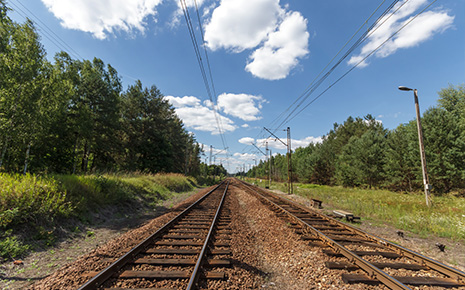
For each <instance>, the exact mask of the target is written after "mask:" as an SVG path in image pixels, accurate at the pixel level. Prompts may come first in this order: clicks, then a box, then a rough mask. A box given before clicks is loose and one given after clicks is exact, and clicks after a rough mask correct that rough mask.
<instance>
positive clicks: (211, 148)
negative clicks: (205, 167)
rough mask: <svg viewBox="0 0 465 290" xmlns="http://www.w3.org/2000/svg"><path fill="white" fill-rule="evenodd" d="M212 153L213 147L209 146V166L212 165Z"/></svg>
mask: <svg viewBox="0 0 465 290" xmlns="http://www.w3.org/2000/svg"><path fill="white" fill-rule="evenodd" d="M212 153H213V146H212V145H210V165H212Z"/></svg>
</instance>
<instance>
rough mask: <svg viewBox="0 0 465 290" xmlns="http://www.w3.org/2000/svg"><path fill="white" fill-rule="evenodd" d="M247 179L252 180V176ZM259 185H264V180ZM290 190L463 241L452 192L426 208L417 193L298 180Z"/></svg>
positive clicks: (462, 213)
mask: <svg viewBox="0 0 465 290" xmlns="http://www.w3.org/2000/svg"><path fill="white" fill-rule="evenodd" d="M249 181H250V182H254V180H253V179H250V180H249ZM259 185H260V186H262V187H264V186H265V183H264V181H262V182H261V183H260V182H259ZM271 189H279V190H281V191H283V192H286V185H285V184H283V183H276V182H273V183H272V185H271ZM294 192H295V193H296V194H298V195H300V196H303V197H306V198H309V199H310V198H316V199H319V200H322V201H323V205H324V204H327V205H329V206H331V207H334V208H337V209H342V210H347V211H351V212H353V213H354V214H356V215H359V216H361V217H362V219H365V220H370V221H372V222H374V223H377V224H384V223H387V224H390V225H392V226H394V227H396V228H398V229H403V230H407V231H411V232H413V233H417V234H420V235H421V236H424V237H427V236H429V235H435V236H437V237H445V238H452V239H454V240H462V241H464V240H465V198H463V197H457V196H454V195H453V194H447V195H443V196H435V195H433V196H432V200H433V206H432V207H431V208H427V207H426V205H425V196H424V194H423V193H420V192H418V193H408V194H405V193H398V192H392V191H388V190H375V189H371V190H369V189H358V188H344V187H340V186H323V185H315V184H301V183H297V184H295V187H294Z"/></svg>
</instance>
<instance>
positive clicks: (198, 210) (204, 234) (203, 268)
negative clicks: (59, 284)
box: [79, 181, 231, 290]
mask: <svg viewBox="0 0 465 290" xmlns="http://www.w3.org/2000/svg"><path fill="white" fill-rule="evenodd" d="M228 187H229V181H224V182H222V183H220V184H219V185H218V186H216V187H215V188H213V189H212V190H211V191H209V192H208V193H206V194H205V195H204V196H203V197H202V198H201V199H199V200H198V201H197V202H195V203H194V204H192V205H191V206H189V207H188V208H186V209H185V210H184V211H183V212H181V213H180V214H179V215H178V216H176V217H175V218H173V219H172V220H171V221H170V222H168V223H167V224H165V225H164V226H163V227H161V228H160V229H159V230H157V231H156V232H155V233H153V234H152V235H151V236H149V237H148V238H147V239H145V240H144V241H143V242H141V243H140V244H138V245H137V246H136V247H134V248H132V249H130V250H129V251H127V252H126V253H124V254H123V255H121V257H119V258H118V259H113V261H111V262H112V263H111V264H110V265H109V266H108V267H106V268H105V269H104V270H102V271H100V272H98V273H91V274H90V276H92V277H93V278H91V279H90V280H89V281H87V282H86V283H85V284H84V285H82V286H81V287H80V288H79V290H89V289H107V290H110V289H113V290H116V289H129V288H135V287H136V289H139V290H141V289H196V287H197V285H198V283H199V281H200V280H205V279H224V278H225V273H224V272H222V271H221V268H223V267H228V266H229V265H230V261H229V260H228V256H229V255H230V254H231V251H230V249H229V240H230V237H229V236H230V228H229V223H230V213H229V211H228V209H227V208H226V207H225V198H226V195H227V194H228Z"/></svg>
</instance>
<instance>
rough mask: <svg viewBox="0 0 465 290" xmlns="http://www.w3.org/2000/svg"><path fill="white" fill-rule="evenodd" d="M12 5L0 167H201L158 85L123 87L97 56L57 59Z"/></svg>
mask: <svg viewBox="0 0 465 290" xmlns="http://www.w3.org/2000/svg"><path fill="white" fill-rule="evenodd" d="M7 12H8V8H7V7H6V5H5V3H4V1H0V22H1V23H0V75H1V78H0V154H1V155H0V170H1V171H3V172H10V173H24V174H25V173H26V172H32V173H65V174H69V173H72V174H74V173H76V174H78V173H88V172H121V171H128V172H147V173H157V172H174V173H184V174H187V175H191V176H196V175H199V174H200V169H201V168H200V165H201V163H200V154H201V150H202V148H201V147H200V145H199V144H198V143H197V142H196V140H195V138H194V136H193V135H192V134H189V132H187V130H186V129H185V128H184V125H183V123H182V121H181V120H180V119H179V118H178V117H177V115H176V114H175V111H174V108H173V107H172V106H171V105H170V104H169V103H168V102H167V101H166V100H165V99H164V96H163V95H162V93H161V92H160V91H159V90H158V89H157V87H156V86H155V85H152V86H150V87H144V86H143V85H142V83H141V82H140V81H136V82H135V83H134V84H132V85H130V86H129V87H128V88H127V89H126V90H123V87H122V81H121V78H120V76H119V75H118V72H117V70H116V69H115V68H114V67H112V66H111V65H110V64H105V63H104V62H103V61H102V60H101V59H98V58H94V59H93V60H75V59H72V58H71V57H70V55H69V54H68V53H66V52H59V53H57V54H56V55H55V57H54V59H53V61H52V62H51V61H49V60H47V58H46V53H45V51H44V48H43V46H42V44H41V43H40V37H39V35H38V33H37V30H36V28H35V27H34V24H33V22H32V21H29V20H28V21H26V22H25V23H16V22H14V21H12V20H11V19H10V18H9V17H8V15H7ZM203 171H206V169H204V170H203Z"/></svg>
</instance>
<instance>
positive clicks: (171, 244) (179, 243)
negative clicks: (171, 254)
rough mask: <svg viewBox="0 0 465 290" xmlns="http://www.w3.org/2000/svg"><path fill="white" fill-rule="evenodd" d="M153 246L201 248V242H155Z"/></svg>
mask: <svg viewBox="0 0 465 290" xmlns="http://www.w3.org/2000/svg"><path fill="white" fill-rule="evenodd" d="M155 245H159V246H194V247H199V246H203V242H194V241H157V242H155Z"/></svg>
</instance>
